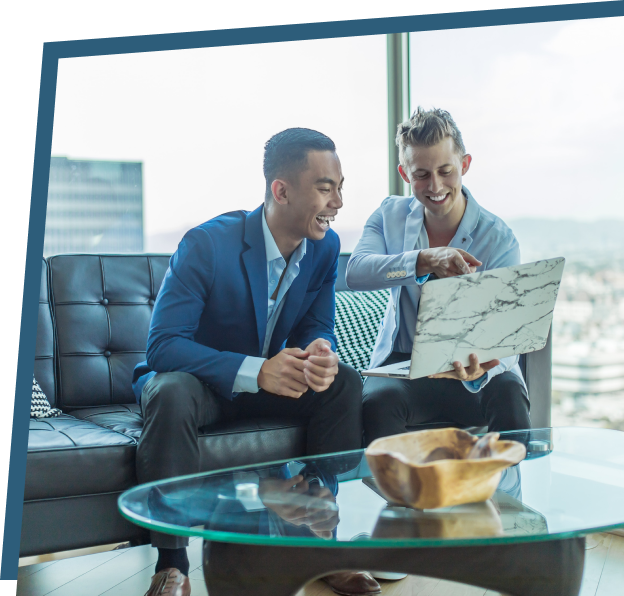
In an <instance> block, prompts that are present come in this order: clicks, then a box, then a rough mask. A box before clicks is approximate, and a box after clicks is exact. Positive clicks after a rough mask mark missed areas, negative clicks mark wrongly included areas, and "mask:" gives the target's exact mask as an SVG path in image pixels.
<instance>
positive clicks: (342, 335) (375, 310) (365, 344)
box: [335, 290, 390, 371]
mask: <svg viewBox="0 0 624 596" xmlns="http://www.w3.org/2000/svg"><path fill="white" fill-rule="evenodd" d="M389 299H390V292H389V291H388V290H377V291H375V292H351V291H345V292H336V328H335V333H336V339H337V340H338V358H339V359H340V360H341V361H342V362H345V363H346V364H350V365H351V366H352V367H353V368H355V370H357V371H361V370H365V369H366V368H367V367H368V363H369V361H370V357H371V354H372V352H373V346H374V345H375V340H376V339H377V333H378V331H379V323H380V322H381V319H383V316H384V313H385V312H386V306H387V305H388V300H389Z"/></svg>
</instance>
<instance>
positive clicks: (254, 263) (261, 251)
mask: <svg viewBox="0 0 624 596" xmlns="http://www.w3.org/2000/svg"><path fill="white" fill-rule="evenodd" d="M245 243H246V244H247V246H248V248H247V250H245V251H244V252H243V263H244V264H245V269H246V272H247V279H248V280H249V286H250V288H251V296H252V299H253V305H254V311H255V313H256V327H257V330H258V356H260V355H261V354H262V346H263V345H264V336H265V334H266V326H267V310H268V296H269V286H268V283H269V282H268V279H267V260H266V248H265V244H264V234H263V233H262V206H260V207H258V209H256V210H255V211H252V212H251V213H249V214H248V215H247V219H246V221H245Z"/></svg>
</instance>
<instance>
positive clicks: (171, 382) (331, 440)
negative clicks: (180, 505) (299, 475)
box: [137, 363, 362, 548]
mask: <svg viewBox="0 0 624 596" xmlns="http://www.w3.org/2000/svg"><path fill="white" fill-rule="evenodd" d="M141 410H142V413H143V418H144V426H143V432H142V434H141V439H140V441H139V445H138V448H137V478H138V481H139V483H141V484H143V483H145V482H152V481H154V480H162V479H164V478H171V477H173V476H182V475H186V474H196V473H198V472H200V468H199V443H198V435H197V429H198V428H200V427H202V426H207V425H209V424H214V423H216V422H219V421H220V420H236V419H239V420H242V419H253V418H263V417H280V416H283V417H285V418H301V419H303V420H305V421H307V427H308V428H307V453H308V455H318V454H322V453H332V452H336V451H349V450H351V449H359V448H360V447H361V446H362V380H361V378H360V375H359V374H358V373H357V372H356V371H355V370H354V369H353V368H351V367H350V366H348V365H346V364H342V363H339V365H338V374H337V375H336V378H335V379H334V382H333V383H332V384H331V385H330V387H329V388H328V389H327V390H326V391H322V392H320V393H316V392H314V391H311V390H310V391H307V392H306V393H304V394H303V395H302V396H301V397H300V398H299V399H289V398H285V397H279V396H277V395H273V394H270V393H266V392H265V391H263V390H260V391H259V392H258V393H240V394H239V395H238V396H237V397H235V398H234V400H233V401H229V400H226V399H224V398H223V397H221V396H220V395H216V394H215V393H213V392H212V391H210V389H208V388H207V387H206V385H204V383H202V382H201V381H199V380H198V379H197V378H196V377H194V376H193V375H191V374H189V373H184V372H170V373H160V374H157V375H156V376H155V377H153V378H152V379H150V381H149V382H148V383H147V384H146V385H145V387H144V388H143V393H142V395H141ZM187 544H188V539H187V538H184V537H178V536H171V535H167V534H160V533H157V532H152V545H154V546H158V547H162V548H181V547H184V546H186V545H187Z"/></svg>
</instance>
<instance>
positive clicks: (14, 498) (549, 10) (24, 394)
mask: <svg viewBox="0 0 624 596" xmlns="http://www.w3.org/2000/svg"><path fill="white" fill-rule="evenodd" d="M617 16H624V3H623V2H621V1H612V2H595V3H587V4H562V5H559V6H539V7H530V8H510V9H500V10H487V11H473V12H463V13H448V14H436V15H420V16H411V17H392V18H382V19H367V20H355V21H338V22H328V23H310V24H301V25H281V26H273V27H252V28H248V29H224V30H218V31H200V32H190V33H168V34H162V35H141V36H136V37H112V38H107V39H90V40H78V41H61V42H52V43H45V44H44V46H43V59H42V65H41V86H40V91H39V113H38V119H37V135H36V141H35V160H34V167H33V184H32V196H31V204H30V224H29V229H28V245H27V252H26V273H25V278H24V294H23V302H22V322H21V328H20V345H19V356H18V362H17V379H16V387H15V410H14V414H13V434H12V438H11V455H10V464H9V478H8V485H7V502H6V517H5V526H4V548H3V552H2V566H1V568H0V579H8V580H15V579H17V568H18V561H19V543H20V534H21V527H22V506H23V500H24V479H25V475H26V451H27V444H28V420H29V416H30V411H29V404H30V398H29V397H28V395H29V394H30V391H31V375H32V372H33V366H34V359H35V342H36V337H37V304H38V300H39V284H40V280H41V257H42V255H43V237H44V232H45V218H46V206H47V194H48V177H49V171H50V153H51V150H52V129H53V124H54V104H55V99H56V78H57V72H58V61H59V60H60V59H62V58H77V57H86V56H103V55H110V54H129V53H138V52H162V51H167V50H185V49H191V48H205V47H216V46H231V45H250V44H256V43H269V42H271V43H273V42H282V41H301V40H307V39H328V38H335V37H355V36H363V35H383V34H388V33H400V32H403V31H434V30H439V29H465V28H471V27H492V26H497V25H519V24H527V23H540V22H552V21H571V20H578V19H597V18H605V17H617Z"/></svg>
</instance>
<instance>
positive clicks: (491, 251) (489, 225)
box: [346, 186, 524, 393]
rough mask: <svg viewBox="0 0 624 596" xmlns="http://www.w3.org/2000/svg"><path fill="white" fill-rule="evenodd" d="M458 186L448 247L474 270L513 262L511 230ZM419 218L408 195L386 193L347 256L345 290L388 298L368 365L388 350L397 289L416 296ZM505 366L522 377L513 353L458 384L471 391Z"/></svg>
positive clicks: (516, 256) (516, 259) (420, 210)
mask: <svg viewBox="0 0 624 596" xmlns="http://www.w3.org/2000/svg"><path fill="white" fill-rule="evenodd" d="M462 190H463V193H464V195H465V196H466V199H467V203H466V210H465V212H464V216H463V218H462V220H461V222H460V224H459V228H458V229H457V233H456V234H455V236H454V237H453V239H452V240H451V242H450V243H449V246H450V247H452V248H461V249H463V250H465V251H467V252H469V253H470V254H471V255H474V256H475V257H476V258H477V259H479V261H481V262H482V263H483V265H481V266H480V267H478V268H477V271H485V270H488V269H496V268H498V267H508V266H509V265H518V264H519V263H520V247H519V245H518V241H517V240H516V238H515V236H514V234H513V232H512V231H511V229H510V228H509V227H508V226H507V225H506V224H505V222H503V220H502V219H500V218H499V217H496V215H494V214H492V213H490V212H489V211H486V210H485V209H483V208H482V207H480V206H479V204H478V203H477V202H476V201H475V200H474V198H473V196H472V195H471V194H470V191H469V190H468V189H467V188H466V187H465V186H464V187H462ZM424 217H425V208H424V207H423V205H422V204H421V203H420V202H419V201H418V200H417V199H416V198H415V197H414V196H410V197H398V196H391V197H388V198H387V199H385V200H384V201H383V202H382V204H381V206H380V207H379V208H378V209H377V210H376V211H375V212H374V213H373V214H372V215H371V216H370V217H369V219H368V221H367V222H366V225H365V226H364V232H363V233H362V237H361V238H360V240H359V242H358V244H357V246H356V247H355V250H354V251H353V254H352V255H351V258H350V259H349V263H348V265H347V279H346V281H347V285H348V286H349V288H351V289H352V290H362V291H365V290H381V289H385V288H389V289H390V301H389V302H388V307H387V309H386V313H385V316H384V318H383V320H382V321H381V326H380V329H379V333H378V335H377V340H376V342H375V347H374V349H373V353H372V356H371V361H370V365H369V366H370V368H374V367H376V366H380V365H381V364H382V363H383V362H384V360H385V359H386V358H387V357H388V356H389V355H390V353H391V352H392V349H393V346H394V341H395V339H396V336H397V333H398V330H399V315H400V312H399V311H400V309H399V299H400V295H401V288H402V287H403V286H417V292H416V294H417V296H418V297H420V288H421V287H422V283H423V278H420V280H417V278H416V260H417V259H418V254H419V253H420V250H421V248H422V247H420V246H419V236H420V232H421V228H422V226H423V223H424ZM417 306H418V305H416V308H417ZM508 370H509V371H511V372H513V373H514V374H516V375H518V377H520V379H522V373H521V372H520V367H519V366H518V356H510V357H508V358H502V359H501V363H500V364H499V365H498V366H496V367H494V368H493V369H491V370H490V371H489V372H488V373H487V378H485V379H483V378H482V379H479V380H477V381H471V382H464V386H465V387H466V389H468V390H469V391H471V392H473V393H474V392H475V391H478V390H479V388H481V387H483V386H485V385H486V384H487V383H488V382H489V380H490V379H492V377H494V376H496V375H497V374H500V373H502V372H505V371H508ZM522 381H523V383H524V380H522Z"/></svg>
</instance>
